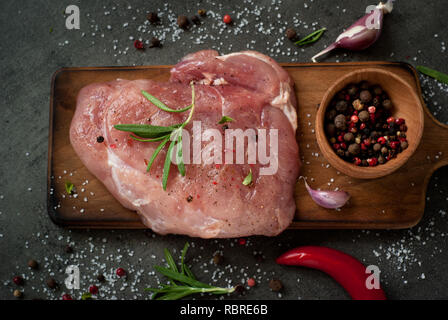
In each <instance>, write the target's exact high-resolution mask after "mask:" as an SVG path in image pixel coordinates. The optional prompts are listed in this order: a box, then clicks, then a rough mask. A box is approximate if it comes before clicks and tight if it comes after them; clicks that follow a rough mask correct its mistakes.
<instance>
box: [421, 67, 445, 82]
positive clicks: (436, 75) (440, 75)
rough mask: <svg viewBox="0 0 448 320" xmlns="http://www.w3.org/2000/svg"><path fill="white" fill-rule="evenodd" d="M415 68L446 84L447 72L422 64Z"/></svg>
mask: <svg viewBox="0 0 448 320" xmlns="http://www.w3.org/2000/svg"><path fill="white" fill-rule="evenodd" d="M417 70H418V71H420V72H421V73H423V74H425V75H427V76H430V77H432V78H434V79H436V80H438V81H440V82H443V83H445V84H448V74H446V73H443V72H440V71H437V70H434V69H430V68H428V67H424V66H417Z"/></svg>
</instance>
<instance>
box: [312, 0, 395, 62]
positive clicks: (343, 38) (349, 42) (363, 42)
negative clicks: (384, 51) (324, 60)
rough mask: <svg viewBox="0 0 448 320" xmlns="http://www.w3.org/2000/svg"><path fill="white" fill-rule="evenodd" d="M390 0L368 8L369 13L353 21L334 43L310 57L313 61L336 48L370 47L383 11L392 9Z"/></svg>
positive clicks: (356, 49)
mask: <svg viewBox="0 0 448 320" xmlns="http://www.w3.org/2000/svg"><path fill="white" fill-rule="evenodd" d="M392 1H393V0H389V1H388V2H387V3H386V4H383V3H381V2H380V4H379V5H377V6H376V7H372V8H368V9H371V11H370V13H368V14H366V15H365V16H364V17H362V18H361V19H359V20H358V21H356V22H355V23H353V24H352V25H351V26H350V27H349V28H348V29H347V30H346V31H344V32H343V33H341V34H340V35H339V37H337V39H336V41H335V42H334V43H332V44H331V45H330V46H328V47H327V48H325V49H324V50H322V51H321V52H319V53H318V54H316V55H315V56H314V57H312V58H311V59H312V60H313V62H316V58H318V57H320V56H322V55H324V54H326V53H327V52H330V51H331V50H333V49H336V48H344V49H348V50H353V51H360V50H364V49H366V48H368V47H370V46H371V45H372V44H373V43H375V41H377V40H378V38H379V37H380V35H381V30H382V28H383V17H384V14H385V13H390V12H391V11H392V9H393V2H392Z"/></svg>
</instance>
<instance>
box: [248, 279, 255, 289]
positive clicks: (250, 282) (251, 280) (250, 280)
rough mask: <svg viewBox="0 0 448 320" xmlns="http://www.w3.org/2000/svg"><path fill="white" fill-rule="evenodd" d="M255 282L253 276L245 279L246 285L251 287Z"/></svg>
mask: <svg viewBox="0 0 448 320" xmlns="http://www.w3.org/2000/svg"><path fill="white" fill-rule="evenodd" d="M255 284H256V282H255V279H254V278H249V279H247V285H248V286H249V287H253V286H255Z"/></svg>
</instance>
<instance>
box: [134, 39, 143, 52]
mask: <svg viewBox="0 0 448 320" xmlns="http://www.w3.org/2000/svg"><path fill="white" fill-rule="evenodd" d="M134 47H135V49H137V50H142V49H143V42H142V41H140V40H135V41H134Z"/></svg>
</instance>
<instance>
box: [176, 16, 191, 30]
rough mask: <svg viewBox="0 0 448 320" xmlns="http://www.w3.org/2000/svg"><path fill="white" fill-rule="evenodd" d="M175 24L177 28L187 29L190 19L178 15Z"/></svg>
mask: <svg viewBox="0 0 448 320" xmlns="http://www.w3.org/2000/svg"><path fill="white" fill-rule="evenodd" d="M177 25H178V26H179V28H182V29H184V30H185V29H187V28H188V26H189V25H190V21H188V18H187V17H186V16H178V17H177Z"/></svg>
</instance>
